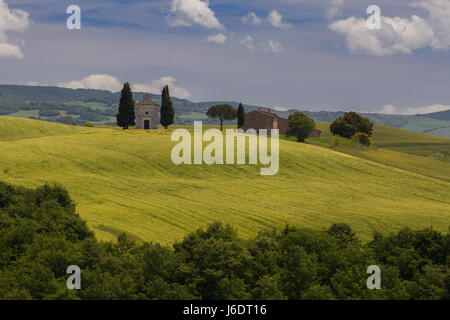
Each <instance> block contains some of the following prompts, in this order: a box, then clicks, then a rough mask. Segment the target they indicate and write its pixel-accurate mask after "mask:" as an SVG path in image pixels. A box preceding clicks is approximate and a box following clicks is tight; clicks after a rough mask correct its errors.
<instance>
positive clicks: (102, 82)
mask: <svg viewBox="0 0 450 320" xmlns="http://www.w3.org/2000/svg"><path fill="white" fill-rule="evenodd" d="M175 81H176V79H175V78H173V77H162V78H160V79H158V80H154V81H152V82H151V83H136V84H132V85H131V86H132V90H133V91H135V92H147V93H154V94H161V90H162V88H163V87H164V86H165V85H168V86H169V88H170V91H171V95H172V96H174V97H177V98H181V99H187V98H190V97H192V95H191V94H190V93H189V91H188V90H186V89H184V88H180V87H177V86H176V85H175V84H174V82H175ZM58 86H59V87H63V88H71V89H98V90H108V91H111V92H118V91H120V90H122V88H123V82H122V81H120V80H119V79H117V78H116V77H113V76H111V75H109V74H91V75H89V76H87V77H85V78H83V79H82V80H74V81H68V82H60V83H58Z"/></svg>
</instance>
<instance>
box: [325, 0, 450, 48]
mask: <svg viewBox="0 0 450 320" xmlns="http://www.w3.org/2000/svg"><path fill="white" fill-rule="evenodd" d="M411 5H412V6H413V7H418V8H424V9H426V10H427V11H428V17H427V18H425V19H424V18H421V17H419V16H417V15H413V16H411V18H409V19H405V18H400V17H394V18H390V17H381V24H382V25H381V27H382V30H368V28H367V25H366V20H365V19H358V18H355V17H350V18H348V19H345V20H338V21H336V22H333V23H332V24H330V25H329V28H330V29H331V30H332V31H334V32H338V33H341V34H343V35H345V36H346V41H347V47H348V49H349V50H350V51H352V52H357V53H358V52H359V53H368V54H373V55H377V56H383V55H391V54H395V53H412V52H413V51H414V50H418V49H422V48H426V47H431V48H432V49H433V50H449V49H450V0H426V1H419V2H414V3H412V4H411Z"/></svg>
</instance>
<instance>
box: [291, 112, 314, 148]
mask: <svg viewBox="0 0 450 320" xmlns="http://www.w3.org/2000/svg"><path fill="white" fill-rule="evenodd" d="M315 126H316V123H315V122H314V120H313V119H311V118H310V117H308V116H307V115H306V114H304V113H303V112H295V113H294V114H291V115H289V118H288V129H287V132H286V136H288V137H296V138H297V141H298V142H304V141H305V139H306V138H308V136H309V135H310V134H311V132H312V131H313V130H314V128H315Z"/></svg>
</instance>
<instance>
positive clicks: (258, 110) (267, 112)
mask: <svg viewBox="0 0 450 320" xmlns="http://www.w3.org/2000/svg"><path fill="white" fill-rule="evenodd" d="M256 112H259V113H262V114H265V115H268V116H269V117H272V118H280V117H279V116H278V115H277V114H275V113H273V112H272V110H270V109H269V110H268V111H264V110H261V108H258V109H256Z"/></svg>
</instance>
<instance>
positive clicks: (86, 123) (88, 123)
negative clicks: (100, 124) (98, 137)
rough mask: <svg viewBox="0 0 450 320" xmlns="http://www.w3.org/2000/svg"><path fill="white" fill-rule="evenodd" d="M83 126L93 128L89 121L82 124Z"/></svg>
mask: <svg viewBox="0 0 450 320" xmlns="http://www.w3.org/2000/svg"><path fill="white" fill-rule="evenodd" d="M84 126H85V127H90V128H92V127H93V126H94V124H93V123H92V122H90V121H86V122H85V123H84Z"/></svg>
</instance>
